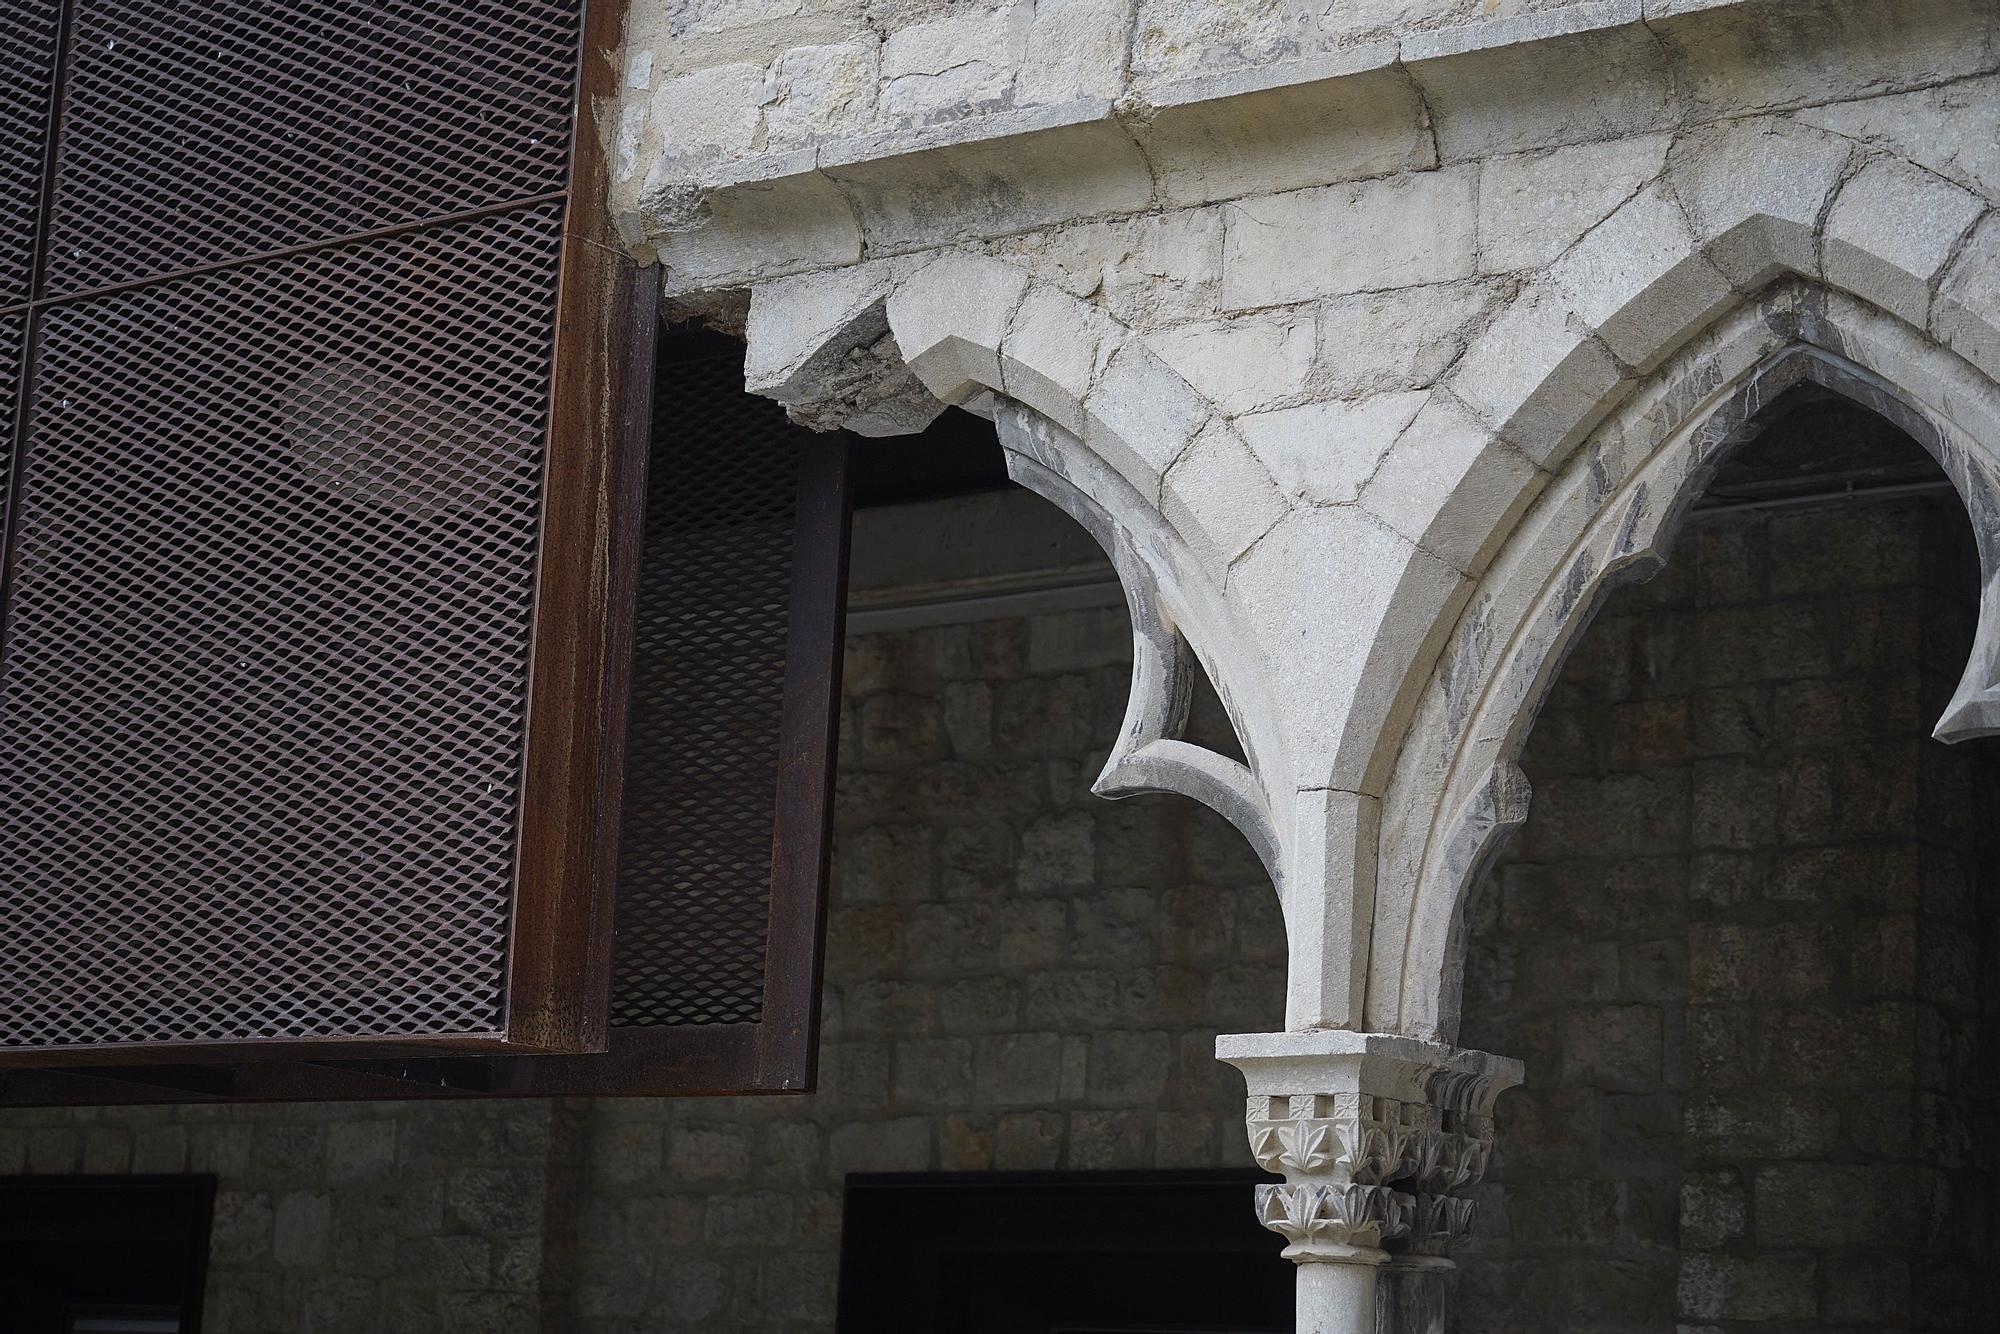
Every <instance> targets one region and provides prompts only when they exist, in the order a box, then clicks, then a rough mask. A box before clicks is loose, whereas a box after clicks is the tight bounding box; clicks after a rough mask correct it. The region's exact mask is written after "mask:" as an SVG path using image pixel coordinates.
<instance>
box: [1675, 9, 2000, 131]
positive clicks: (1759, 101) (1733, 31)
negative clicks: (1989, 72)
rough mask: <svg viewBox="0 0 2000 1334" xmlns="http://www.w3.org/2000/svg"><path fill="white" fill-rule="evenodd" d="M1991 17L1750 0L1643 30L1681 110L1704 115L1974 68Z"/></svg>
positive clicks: (1980, 68) (1985, 12) (1981, 61)
mask: <svg viewBox="0 0 2000 1334" xmlns="http://www.w3.org/2000/svg"><path fill="white" fill-rule="evenodd" d="M1649 8H1651V6H1650V5H1649ZM1991 23H1992V10H1991V9H1990V7H1988V6H1987V5H1986V4H1985V3H1984V0H1831V3H1824V4H1817V5H1812V6H1809V7H1806V8H1803V9H1802V8H1800V7H1799V6H1797V5H1794V4H1790V3H1787V0H1753V2H1752V3H1745V4H1732V5H1720V6H1714V7H1711V8H1709V9H1708V10H1707V11H1706V12H1703V13H1690V14H1686V15H1685V16H1683V17H1679V18H1676V19H1674V20H1673V21H1672V22H1665V23H1657V24H1654V25H1653V31H1654V32H1655V33H1656V34H1657V40H1658V41H1659V42H1660V43H1661V44H1662V45H1663V46H1664V47H1665V49H1666V50H1667V51H1668V52H1670V53H1671V56H1672V61H1673V67H1674V70H1675V73H1676V74H1677V76H1678V78H1679V81H1680V85H1681V89H1682V96H1683V97H1684V98H1685V99H1686V101H1687V103H1688V104H1689V110H1690V112H1691V113H1692V114H1693V115H1694V116H1695V117H1697V118H1699V119H1702V120H1710V119H1716V118H1719V117H1723V116H1728V115H1732V114H1738V113H1741V112H1744V111H1767V110H1773V109H1776V108H1780V107H1788V106H1810V105H1813V104H1815V103H1821V102H1836V101H1844V100H1847V99H1848V98H1849V97H1851V96H1852V95H1853V94H1854V93H1855V92H1856V91H1857V90H1866V91H1868V92H1871V93H1882V92H1892V91H1898V90H1900V89H1903V88H1910V87H1921V86H1924V85H1927V84H1932V83H1939V82H1943V81H1946V80H1950V79H1955V78H1960V77H1963V76H1965V75H1969V74H1976V73H1983V72H1985V69H1986V68H1987V65H1986V57H1985V55H1984V54H1983V51H1984V48H1985V43H1986V41H1987V38H1988V34H1989V33H1990V31H1991Z"/></svg>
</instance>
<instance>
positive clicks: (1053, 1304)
mask: <svg viewBox="0 0 2000 1334" xmlns="http://www.w3.org/2000/svg"><path fill="white" fill-rule="evenodd" d="M1265 1180H1269V1178H1267V1177H1263V1176H1260V1175H1259V1174H1257V1173H1255V1172H1232V1171H1201V1172H1066V1173H1047V1174H1043V1173H1018V1174H1017V1173H983V1174H951V1173H937V1174H921V1175H919V1174H898V1175H893V1176H888V1175H866V1176H863V1175H857V1176H852V1177H849V1178H848V1180H847V1199H846V1210H845V1220H844V1223H843V1229H844V1230H843V1232H842V1239H841V1252H840V1311H839V1323H838V1325H837V1326H836V1328H837V1329H838V1331H839V1334H1290V1331H1291V1329H1292V1303H1293V1294H1292V1266H1291V1265H1289V1264H1286V1263H1285V1262H1284V1261H1283V1260H1281V1259H1279V1258H1278V1252H1279V1250H1280V1249H1281V1248H1282V1247H1283V1245H1284V1242H1283V1241H1282V1240H1280V1239H1279V1238H1278V1237H1277V1235H1276V1234H1274V1233H1271V1232H1268V1231H1266V1230H1265V1229H1264V1228H1263V1227H1262V1226H1261V1225H1260V1224H1259V1223H1258V1222H1257V1219H1256V1217H1255V1214H1254V1213H1253V1211H1252V1209H1251V1187H1252V1186H1254V1185H1255V1184H1256V1183H1257V1182H1259V1181H1265Z"/></svg>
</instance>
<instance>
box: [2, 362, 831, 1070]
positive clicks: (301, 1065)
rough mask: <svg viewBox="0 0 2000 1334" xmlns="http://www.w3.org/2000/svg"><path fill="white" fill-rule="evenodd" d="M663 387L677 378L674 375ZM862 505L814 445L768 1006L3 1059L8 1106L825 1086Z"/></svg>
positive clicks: (785, 729)
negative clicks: (594, 1023)
mask: <svg viewBox="0 0 2000 1334" xmlns="http://www.w3.org/2000/svg"><path fill="white" fill-rule="evenodd" d="M668 369H669V370H670V368H668ZM662 388H663V390H670V389H671V388H672V386H671V384H670V383H667V382H663V384H662ZM764 406H769V405H764ZM849 506H850V492H849V484H848V446H847V443H846V441H845V440H843V439H838V438H836V439H829V440H821V441H816V442H815V443H814V444H813V445H812V446H810V447H808V448H805V449H803V450H802V451H801V456H800V476H799V486H798V503H797V511H796V516H795V519H794V527H793V533H794V544H793V545H794V556H793V560H792V566H791V594H790V598H789V601H788V604H787V609H786V620H787V624H786V651H785V663H784V702H783V714H782V721H781V724H780V731H781V742H780V747H779V755H778V757H777V763H776V765H775V774H774V778H775V782H776V785H777V794H776V797H777V800H776V812H777V814H776V820H775V822H774V825H773V829H772V838H771V875H770V893H769V906H768V910H767V916H768V921H767V927H766V942H767V944H766V962H765V969H764V983H763V995H762V1004H761V1013H760V1017H759V1019H758V1020H757V1021H756V1022H754V1023H727V1024H677V1025H668V1026H657V1027H613V1028H612V1029H611V1030H610V1035H609V1041H608V1045H607V1050H605V1051H604V1052H601V1053H592V1054H584V1055H567V1056H541V1055H525V1056H511V1055H502V1056H460V1057H415V1058H390V1059H376V1060H289V1059H285V1060H260V1061H246V1062H241V1063H233V1064H227V1065H223V1064H215V1065H198V1064H181V1065H141V1066H130V1067H115V1066H94V1067H89V1068H70V1069H55V1068H34V1069H12V1070H0V1106H13V1107H31V1106H60V1105H72V1104H88V1105H138V1104H148V1103H154V1104H157V1103H235V1102H297V1101H315V1102H317V1101H326V1102H333V1101H367V1100H381V1099H404V1098H408V1099H438V1098H475V1097H562V1096H578V1097H623V1096H662V1097H673V1096H689V1095H707V1094H729V1093H776V1092H790V1093H798V1092H808V1091H810V1090H811V1088H812V1087H813V1082H814V1077H815V1072H816V1067H817V1058H818V1043H817V1034H818V1028H819V1010H820V981H821V969H822V961H823V957H824V950H823V945H824V939H825V912H826V883H827V869H828V857H829V854H830V849H831V838H830V832H831V825H832V813H833V761H834V755H835V739H836V733H837V731H838V727H839V698H840V648H841V644H842V640H843V638H844V634H845V615H846V586H847V551H848V532H849V526H848V519H849Z"/></svg>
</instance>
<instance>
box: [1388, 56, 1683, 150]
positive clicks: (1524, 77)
mask: <svg viewBox="0 0 2000 1334" xmlns="http://www.w3.org/2000/svg"><path fill="white" fill-rule="evenodd" d="M1409 68H1410V74H1411V76H1412V77H1414V78H1415V79H1416V81H1417V83H1418V84H1419V85H1420V86H1421V87H1422V88H1423V90H1424V93H1425V96H1426V99H1427V101H1428V103H1429V105H1430V108H1431V114H1432V117H1433V122H1434V124H1435V126H1436V130H1437V139H1438V152H1439V154H1440V156H1441V157H1442V158H1443V160H1444V161H1446V162H1464V161H1469V160H1472V159H1476V158H1487V157H1493V156H1495V155H1497V154H1502V153H1513V152H1521V151H1525V150H1529V149H1537V148H1553V147H1557V146H1559V145H1563V144H1576V143H1587V142H1592V141H1597V140H1605V139H1617V138H1623V137H1626V136H1629V135H1639V134H1649V133H1653V132H1655V131H1659V130H1663V129H1666V128H1667V127H1668V126H1669V125H1670V124H1671V122H1672V120H1673V116H1674V107H1673V77H1672V73H1671V71H1670V70H1669V69H1668V67H1667V61H1666V56H1665V54H1664V53H1663V52H1662V50H1661V49H1660V44H1659V42H1658V41H1657V40H1656V39H1655V38H1654V37H1653V35H1652V34H1651V33H1649V32H1647V31H1646V30H1645V29H1644V28H1643V27H1640V26H1638V25H1636V24H1633V25H1628V26H1624V27H1619V28H1612V29H1607V30H1604V31H1601V32H1593V33H1582V34H1578V35H1576V36H1572V37H1561V38H1554V39H1551V40H1549V41H1545V42H1538V43H1536V44H1535V47H1534V51H1533V57H1532V59H1524V58H1523V56H1522V53H1521V50H1520V48H1518V47H1516V48H1507V47H1502V48H1496V49H1492V50H1487V51H1472V52H1468V53H1466V54H1463V55H1454V56H1449V57H1445V58H1442V59H1435V60H1421V61H1417V62H1415V63H1412V64H1411V65H1410V67H1409Z"/></svg>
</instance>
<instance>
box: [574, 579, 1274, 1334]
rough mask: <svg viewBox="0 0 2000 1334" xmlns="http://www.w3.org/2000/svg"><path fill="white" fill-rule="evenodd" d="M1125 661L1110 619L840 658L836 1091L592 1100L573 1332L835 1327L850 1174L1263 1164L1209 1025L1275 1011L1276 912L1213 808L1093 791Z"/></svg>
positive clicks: (882, 641)
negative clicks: (843, 667)
mask: <svg viewBox="0 0 2000 1334" xmlns="http://www.w3.org/2000/svg"><path fill="white" fill-rule="evenodd" d="M1130 648H1131V641H1130V631H1129V629H1128V627H1127V622H1126V617H1125V613H1124V611H1123V609H1122V608H1115V607H1114V608H1100V609H1091V610H1083V611H1074V612H1063V613H1057V614H1051V615H1044V616H1034V617H1030V618H1027V619H1025V620H996V621H985V622H980V623H976V624H972V625H955V626H941V627H936V628H931V629H923V630H917V631H914V632H910V633H905V634H893V635H876V636H871V637H868V638H865V639H857V640H855V641H853V642H852V643H851V645H850V649H849V653H848V660H847V678H846V694H847V703H846V707H845V710H844V712H843V717H842V736H841V767H840V783H839V789H838V797H837V801H836V811H837V822H838V828H837V833H836V843H835V849H836V851H835V862H836V867H837V885H836V889H835V895H834V904H833V914H832V918H831V922H830V929H829V936H828V954H827V971H828V981H827V991H826V1006H827V1009H826V1033H825V1041H824V1045H823V1047H822V1049H821V1066H820V1080H821V1082H820V1090H819V1092H818V1093H816V1094H814V1095H813V1096H811V1097H808V1098H763V1099H749V1100H746V1099H730V1100H728V1101H687V1102H671V1103H669V1102H652V1101H637V1102H631V1103H613V1102H605V1103H601V1104H599V1105H598V1107H597V1109H596V1111H595V1114H594V1116H593V1118H592V1121H591V1127H590V1137H589V1140H588V1145H587V1153H586V1163H587V1166H586V1181H587V1182H588V1195H589V1200H588V1204H587V1205H586V1207H585V1210H584V1214H583V1226H582V1232H581V1262H580V1267H579V1274H578V1280H579V1284H578V1290H577V1309H578V1311H579V1313H580V1319H579V1321H578V1326H577V1327H578V1329H579V1330H583V1331H590V1332H591V1334H639V1331H648V1332H649V1334H650V1332H652V1331H667V1330H673V1331H688V1332H689V1334H694V1332H695V1331H700V1334H720V1332H721V1331H732V1332H735V1331H741V1332H742V1334H751V1332H752V1331H756V1332H757V1334H766V1332H768V1334H778V1332H779V1331H800V1332H801V1334H803V1332H805V1331H823V1330H826V1329H829V1328H831V1321H832V1311H833V1293H834V1283H835V1276H836V1267H837V1260H838V1247H839V1223H840V1183H841V1179H842V1177H843V1176H844V1175H845V1174H846V1173H848V1172H880V1171H929V1170H943V1171H967V1170H972V1171H978V1170H985V1169H989V1168H994V1169H1017V1170H1025V1169H1058V1168H1066V1169H1089V1168H1131V1167H1214V1166H1220V1165H1248V1163H1249V1161H1250V1159H1249V1151H1248V1146H1247V1142H1246V1141H1245V1138H1244V1135H1243V1131H1242V1115H1243V1093H1242V1084H1241V1081H1240V1079H1239V1077H1238V1076H1236V1075H1235V1073H1234V1072H1233V1071H1230V1070H1229V1069H1227V1068H1226V1067H1224V1066H1222V1065H1219V1064H1218V1063H1217V1062H1216V1060H1215V1057H1214V1038H1215V1034H1216V1033H1217V1032H1218V1031H1221V1032H1229V1031H1258V1030H1259V1027H1260V1026H1271V1025H1275V1024H1276V1023H1277V1022H1278V1021H1279V1020H1280V1019H1281V1018H1282V1011H1283V988H1284V979H1283V967H1284V965H1283V959H1284V946H1283V934H1282V928H1281V926H1280V924H1279V921H1278V914H1277V903H1276V898H1275V896H1274V895H1273V894H1272V893H1271V890H1270V886H1269V882H1268V880H1266V878H1265V876H1264V874H1263V871H1262V868H1261V867H1260V866H1259V865H1258V864H1257V861H1256V858H1255V856H1254V855H1253V854H1252V853H1251V852H1250V851H1249V849H1248V847H1247V846H1245V845H1244V843H1243V841H1242V839H1241V838H1240V837H1239V836H1238V835H1237V834H1236V833H1235V832H1234V831H1233V830H1231V829H1230V828H1229V827H1228V826H1227V825H1225V824H1224V823H1223V822H1222V820H1221V819H1220V817H1217V816H1215V815H1213V814H1211V813H1209V812H1207V811H1198V810H1196V809H1195V808H1194V807H1192V805H1191V804H1190V803H1186V802H1181V801H1177V800H1169V799H1163V798H1141V799H1138V800H1134V801H1128V802H1120V803H1108V802H1105V801H1103V800H1101V799H1099V798H1096V797H1092V796H1091V795H1090V794H1089V791H1088V788H1089V782H1090V779H1091V778H1092V777H1094V776H1095V773H1096V769H1097V766H1098V764H1100V763H1101V761H1102V747H1103V745H1104V743H1105V741H1106V739H1107V738H1109V737H1112V736H1114V735H1115V734H1116V731H1117V727H1118V722H1119V718H1120V715H1121V713H1122V711H1123V708H1124V703H1125V692H1126V686H1127V683H1128V680H1129V674H1130V666H1129V658H1130ZM1217 725H1218V722H1217V720H1216V718H1215V717H1214V716H1213V714H1211V715H1210V717H1209V718H1208V719H1206V720H1205V723H1204V728H1203V730H1204V732H1210V733H1212V732H1213V730H1214V728H1215V727H1216V726H1217ZM1246 1207H1248V1206H1247V1202H1246Z"/></svg>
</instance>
